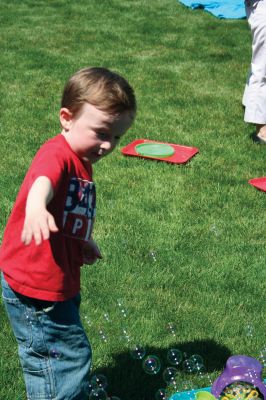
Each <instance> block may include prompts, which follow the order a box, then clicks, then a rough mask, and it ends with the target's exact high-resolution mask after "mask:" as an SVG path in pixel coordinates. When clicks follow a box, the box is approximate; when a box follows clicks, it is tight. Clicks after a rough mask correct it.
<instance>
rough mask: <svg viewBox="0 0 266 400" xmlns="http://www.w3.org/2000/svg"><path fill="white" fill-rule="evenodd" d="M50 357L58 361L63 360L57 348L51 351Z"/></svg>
mask: <svg viewBox="0 0 266 400" xmlns="http://www.w3.org/2000/svg"><path fill="white" fill-rule="evenodd" d="M49 355H50V357H51V358H55V359H56V360H59V359H60V358H61V355H62V354H61V353H60V351H59V350H58V349H56V348H55V347H54V348H53V349H50V351H49Z"/></svg>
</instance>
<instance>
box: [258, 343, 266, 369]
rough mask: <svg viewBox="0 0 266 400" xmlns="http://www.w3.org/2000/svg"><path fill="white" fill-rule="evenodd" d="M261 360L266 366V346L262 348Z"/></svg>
mask: <svg viewBox="0 0 266 400" xmlns="http://www.w3.org/2000/svg"><path fill="white" fill-rule="evenodd" d="M259 361H260V363H261V364H262V365H263V366H264V367H266V347H264V348H263V349H261V350H260V352H259Z"/></svg>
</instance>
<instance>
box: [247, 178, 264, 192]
mask: <svg viewBox="0 0 266 400" xmlns="http://www.w3.org/2000/svg"><path fill="white" fill-rule="evenodd" d="M248 183H250V184H251V185H253V186H255V188H257V189H260V190H263V192H266V177H263V178H253V179H250V180H249V181H248Z"/></svg>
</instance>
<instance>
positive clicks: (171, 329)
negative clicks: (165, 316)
mask: <svg viewBox="0 0 266 400" xmlns="http://www.w3.org/2000/svg"><path fill="white" fill-rule="evenodd" d="M167 330H168V331H169V332H170V333H171V334H172V335H173V336H176V326H175V324H173V323H172V322H168V324H167Z"/></svg>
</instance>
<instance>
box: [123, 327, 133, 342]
mask: <svg viewBox="0 0 266 400" xmlns="http://www.w3.org/2000/svg"><path fill="white" fill-rule="evenodd" d="M121 336H122V339H123V340H125V341H126V342H130V341H131V338H130V336H129V334H128V332H127V330H126V329H125V328H122V335H121Z"/></svg>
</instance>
